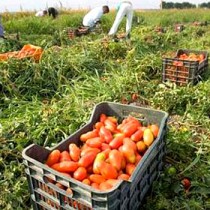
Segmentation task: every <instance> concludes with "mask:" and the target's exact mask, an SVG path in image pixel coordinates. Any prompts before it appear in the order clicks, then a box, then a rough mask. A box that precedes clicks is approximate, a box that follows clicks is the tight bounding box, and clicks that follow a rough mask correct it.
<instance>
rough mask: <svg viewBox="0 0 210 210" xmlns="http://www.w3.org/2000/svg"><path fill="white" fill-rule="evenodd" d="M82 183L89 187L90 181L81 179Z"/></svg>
mask: <svg viewBox="0 0 210 210" xmlns="http://www.w3.org/2000/svg"><path fill="white" fill-rule="evenodd" d="M82 183H84V184H87V185H90V183H91V182H90V180H89V179H83V180H82Z"/></svg>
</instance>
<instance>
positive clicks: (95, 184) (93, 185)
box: [91, 182, 99, 190]
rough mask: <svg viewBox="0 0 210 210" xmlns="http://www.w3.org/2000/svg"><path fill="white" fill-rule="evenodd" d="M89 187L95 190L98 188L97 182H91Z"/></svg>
mask: <svg viewBox="0 0 210 210" xmlns="http://www.w3.org/2000/svg"><path fill="white" fill-rule="evenodd" d="M91 187H93V188H94V189H96V190H99V184H97V183H95V182H93V183H91Z"/></svg>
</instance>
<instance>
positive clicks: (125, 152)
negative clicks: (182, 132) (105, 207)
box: [45, 114, 159, 191]
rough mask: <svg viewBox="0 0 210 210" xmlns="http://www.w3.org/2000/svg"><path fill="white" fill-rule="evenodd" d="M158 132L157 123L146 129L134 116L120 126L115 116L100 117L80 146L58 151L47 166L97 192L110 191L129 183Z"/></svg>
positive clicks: (54, 152)
mask: <svg viewBox="0 0 210 210" xmlns="http://www.w3.org/2000/svg"><path fill="white" fill-rule="evenodd" d="M158 133H159V127H158V125H156V124H151V125H147V126H143V125H142V123H141V122H140V121H139V120H138V119H137V118H135V117H132V116H128V117H127V118H125V119H123V121H122V122H121V123H118V119H117V118H116V117H113V116H107V115H105V114H101V115H100V119H99V121H98V122H96V123H95V124H94V125H93V129H92V130H91V131H88V132H86V133H83V134H82V135H81V136H80V141H81V143H82V144H81V146H78V145H76V144H74V143H70V144H69V148H66V151H59V150H57V149H55V150H53V151H52V152H51V153H50V154H49V156H48V158H47V160H46V163H45V164H46V165H47V166H49V167H51V168H52V169H54V170H56V171H58V172H60V173H62V174H63V175H64V176H68V177H72V178H74V179H76V180H78V181H80V182H82V183H84V184H87V185H89V186H91V187H93V188H94V189H97V190H101V191H104V190H108V189H111V188H113V187H114V186H116V184H118V183H119V182H120V180H129V178H130V176H131V175H132V173H133V171H134V170H135V168H136V166H137V164H138V163H139V161H141V158H142V156H143V155H144V154H145V152H146V150H147V149H148V148H149V147H150V146H151V145H152V143H153V141H154V140H155V138H156V137H157V135H158ZM68 190H69V189H68Z"/></svg>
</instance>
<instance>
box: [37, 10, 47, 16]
mask: <svg viewBox="0 0 210 210" xmlns="http://www.w3.org/2000/svg"><path fill="white" fill-rule="evenodd" d="M45 15H47V10H41V11H38V12H37V13H36V14H35V16H36V17H43V16H45Z"/></svg>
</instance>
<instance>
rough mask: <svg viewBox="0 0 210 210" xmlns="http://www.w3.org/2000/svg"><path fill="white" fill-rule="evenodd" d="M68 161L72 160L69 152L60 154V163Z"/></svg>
mask: <svg viewBox="0 0 210 210" xmlns="http://www.w3.org/2000/svg"><path fill="white" fill-rule="evenodd" d="M66 160H71V157H70V154H69V152H67V151H63V152H61V154H60V162H62V161H66Z"/></svg>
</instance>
